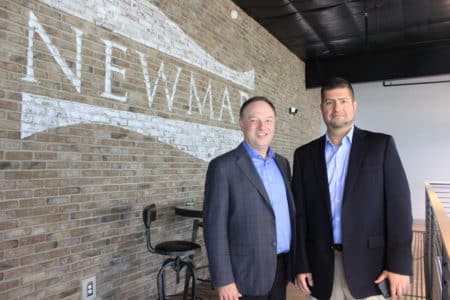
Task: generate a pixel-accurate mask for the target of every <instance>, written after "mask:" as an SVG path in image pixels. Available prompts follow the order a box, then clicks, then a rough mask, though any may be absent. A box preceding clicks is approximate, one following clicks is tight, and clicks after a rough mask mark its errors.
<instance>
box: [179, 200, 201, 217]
mask: <svg viewBox="0 0 450 300" xmlns="http://www.w3.org/2000/svg"><path fill="white" fill-rule="evenodd" d="M175 213H176V214H177V215H180V216H184V217H191V218H202V217H203V202H187V203H185V204H181V205H178V206H175Z"/></svg>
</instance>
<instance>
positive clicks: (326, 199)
mask: <svg viewBox="0 0 450 300" xmlns="http://www.w3.org/2000/svg"><path fill="white" fill-rule="evenodd" d="M320 108H321V111H322V116H323V120H324V122H325V124H326V126H327V132H326V134H325V135H323V136H322V137H320V138H318V139H316V140H314V141H312V142H310V143H308V144H306V145H304V146H301V147H300V148H298V149H297V150H296V151H295V154H294V172H293V178H292V191H293V193H294V197H295V203H296V209H297V210H298V214H299V219H298V220H297V224H298V229H297V233H298V243H297V253H298V255H297V257H296V272H297V274H298V275H297V282H298V285H299V287H300V288H301V289H302V290H303V291H304V292H306V293H307V294H310V293H311V294H312V298H313V299H320V300H322V299H333V300H341V299H346V300H350V299H383V298H382V297H381V296H379V294H380V291H379V290H378V288H377V284H378V283H380V282H382V281H383V280H386V281H387V282H389V283H390V292H391V294H392V296H400V295H402V294H405V292H406V290H407V288H408V286H409V276H410V275H412V256H411V240H412V224H411V223H412V216H411V202H410V193H409V188H408V181H407V178H406V175H405V172H404V170H403V167H402V163H401V161H400V157H399V155H398V153H397V150H396V147H395V144H394V140H393V138H392V136H389V135H386V134H382V133H375V132H370V131H366V130H362V129H359V128H358V127H356V126H355V125H354V122H355V116H356V108H357V102H356V100H355V98H354V94H353V88H352V86H351V84H350V83H349V82H348V81H346V80H345V79H342V78H333V79H332V80H330V82H329V83H327V84H326V85H324V87H323V88H322V101H321V105H320Z"/></svg>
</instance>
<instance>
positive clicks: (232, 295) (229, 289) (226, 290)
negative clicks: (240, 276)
mask: <svg viewBox="0 0 450 300" xmlns="http://www.w3.org/2000/svg"><path fill="white" fill-rule="evenodd" d="M217 292H218V293H219V299H220V300H237V299H239V298H240V297H242V295H241V293H239V291H238V289H237V286H236V284H235V283H234V282H233V283H230V284H227V285H224V286H221V287H218V288H217Z"/></svg>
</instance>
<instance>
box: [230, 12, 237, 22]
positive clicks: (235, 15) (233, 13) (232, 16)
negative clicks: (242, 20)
mask: <svg viewBox="0 0 450 300" xmlns="http://www.w3.org/2000/svg"><path fill="white" fill-rule="evenodd" d="M230 15H231V18H232V19H233V20H234V19H237V17H238V12H237V11H235V10H234V9H233V10H231V14H230Z"/></svg>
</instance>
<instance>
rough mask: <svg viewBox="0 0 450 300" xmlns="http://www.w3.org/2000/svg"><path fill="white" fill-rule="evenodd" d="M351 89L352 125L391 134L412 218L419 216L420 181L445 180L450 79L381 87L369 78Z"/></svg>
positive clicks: (449, 161) (449, 169)
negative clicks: (354, 113)
mask: <svg viewBox="0 0 450 300" xmlns="http://www.w3.org/2000/svg"><path fill="white" fill-rule="evenodd" d="M426 79H429V78H423V80H426ZM353 88H354V90H355V97H356V100H357V101H358V104H359V107H358V114H357V120H356V124H357V126H359V127H361V128H364V129H368V130H373V131H379V132H385V133H388V134H391V135H393V136H394V139H395V142H396V145H397V149H398V151H399V153H400V156H401V159H402V162H403V165H404V167H405V170H406V173H407V176H408V180H409V184H410V188H411V193H412V204H413V215H414V219H424V218H425V192H424V181H425V180H443V181H450V154H449V153H450V116H449V113H450V83H449V82H447V83H433V84H420V85H405V86H391V87H383V84H382V82H370V83H361V84H354V85H353Z"/></svg>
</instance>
